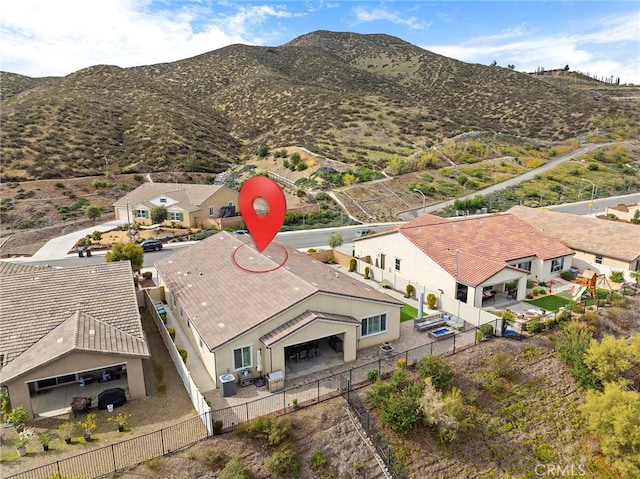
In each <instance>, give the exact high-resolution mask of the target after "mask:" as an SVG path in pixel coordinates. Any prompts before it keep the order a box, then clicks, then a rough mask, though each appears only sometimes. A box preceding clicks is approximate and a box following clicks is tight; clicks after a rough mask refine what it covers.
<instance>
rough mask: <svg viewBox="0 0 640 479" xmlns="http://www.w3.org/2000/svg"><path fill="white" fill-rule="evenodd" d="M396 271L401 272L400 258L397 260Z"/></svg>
mask: <svg viewBox="0 0 640 479" xmlns="http://www.w3.org/2000/svg"><path fill="white" fill-rule="evenodd" d="M396 271H400V258H396Z"/></svg>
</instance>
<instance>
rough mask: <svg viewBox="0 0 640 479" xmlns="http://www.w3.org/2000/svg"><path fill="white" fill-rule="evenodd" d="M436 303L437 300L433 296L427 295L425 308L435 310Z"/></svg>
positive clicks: (431, 294)
mask: <svg viewBox="0 0 640 479" xmlns="http://www.w3.org/2000/svg"><path fill="white" fill-rule="evenodd" d="M437 302H438V298H437V297H436V295H435V294H433V293H429V294H428V295H427V307H428V308H429V309H436V303H437Z"/></svg>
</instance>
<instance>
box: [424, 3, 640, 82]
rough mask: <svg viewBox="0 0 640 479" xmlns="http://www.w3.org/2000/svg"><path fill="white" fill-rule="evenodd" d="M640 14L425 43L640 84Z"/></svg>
mask: <svg viewBox="0 0 640 479" xmlns="http://www.w3.org/2000/svg"><path fill="white" fill-rule="evenodd" d="M638 25H640V18H639V17H638V14H635V15H631V16H612V17H608V18H602V19H599V21H598V22H597V23H593V24H591V25H586V24H585V26H584V30H583V31H578V32H576V31H568V30H567V31H566V32H564V31H563V32H561V33H556V34H550V35H543V34H541V33H538V32H536V31H535V30H532V29H529V30H528V29H526V28H524V26H520V27H516V28H513V29H509V30H505V31H504V32H502V33H501V34H498V35H492V36H485V37H475V38H471V39H469V40H466V41H464V42H461V43H458V44H456V45H425V46H423V48H425V49H426V50H430V51H433V52H435V53H438V54H440V55H444V56H447V57H450V58H455V59H458V60H462V61H466V62H470V63H483V64H487V65H488V64H490V63H491V61H493V60H497V61H498V64H499V65H503V66H504V65H508V64H514V65H515V66H516V69H517V70H519V71H527V72H532V71H535V70H536V68H538V67H544V68H546V69H552V68H562V67H563V66H564V65H567V64H568V65H569V66H570V68H571V70H577V71H581V72H583V73H589V74H591V75H597V76H605V77H606V76H611V75H615V76H616V77H620V78H621V81H622V82H623V83H624V82H632V83H636V84H640V48H639V47H638V33H639V29H638Z"/></svg>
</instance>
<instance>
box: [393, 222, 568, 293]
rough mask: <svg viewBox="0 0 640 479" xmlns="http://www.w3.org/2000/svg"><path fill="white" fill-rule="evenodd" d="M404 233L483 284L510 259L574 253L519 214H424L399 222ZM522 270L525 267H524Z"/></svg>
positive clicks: (451, 269) (469, 280)
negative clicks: (456, 217)
mask: <svg viewBox="0 0 640 479" xmlns="http://www.w3.org/2000/svg"><path fill="white" fill-rule="evenodd" d="M399 231H400V234H402V235H403V236H405V237H406V238H407V239H408V240H409V241H411V242H412V243H413V244H414V245H416V246H417V247H418V248H419V249H420V250H422V251H423V252H424V253H425V254H427V255H428V256H430V257H431V258H432V259H433V260H434V261H436V262H437V263H438V264H439V265H440V266H441V267H442V268H444V269H445V270H446V271H447V272H448V273H449V274H450V275H452V276H453V277H456V275H458V278H459V281H460V282H461V283H463V284H466V285H469V286H478V285H480V284H482V283H483V282H484V281H486V280H487V279H489V278H490V277H492V276H493V275H495V274H496V273H498V272H499V271H502V270H503V269H505V268H507V269H513V270H518V269H517V268H515V267H513V266H510V265H508V264H507V262H514V261H516V260H519V259H523V258H528V257H531V256H537V257H538V258H540V259H542V260H549V259H553V258H559V257H561V256H568V255H572V254H574V253H573V251H572V250H571V249H570V248H568V247H566V246H565V245H563V244H562V243H561V242H559V241H558V240H556V239H553V238H551V237H550V236H547V235H544V234H542V233H541V232H539V231H538V230H537V229H536V228H533V227H532V226H530V225H528V224H527V223H525V222H524V221H522V220H520V219H518V218H517V217H516V216H513V215H508V214H507V215H495V216H483V217H471V218H469V217H467V218H465V219H451V218H449V219H447V218H440V217H437V216H433V215H423V216H420V217H418V218H416V219H415V220H413V221H410V222H409V223H407V224H405V225H404V226H401V227H400V228H399ZM518 271H519V270H518Z"/></svg>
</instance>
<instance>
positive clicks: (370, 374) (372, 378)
mask: <svg viewBox="0 0 640 479" xmlns="http://www.w3.org/2000/svg"><path fill="white" fill-rule="evenodd" d="M367 379H368V380H369V382H370V383H375V382H376V381H377V380H378V379H380V372H379V371H378V370H377V369H370V370H369V371H367Z"/></svg>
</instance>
